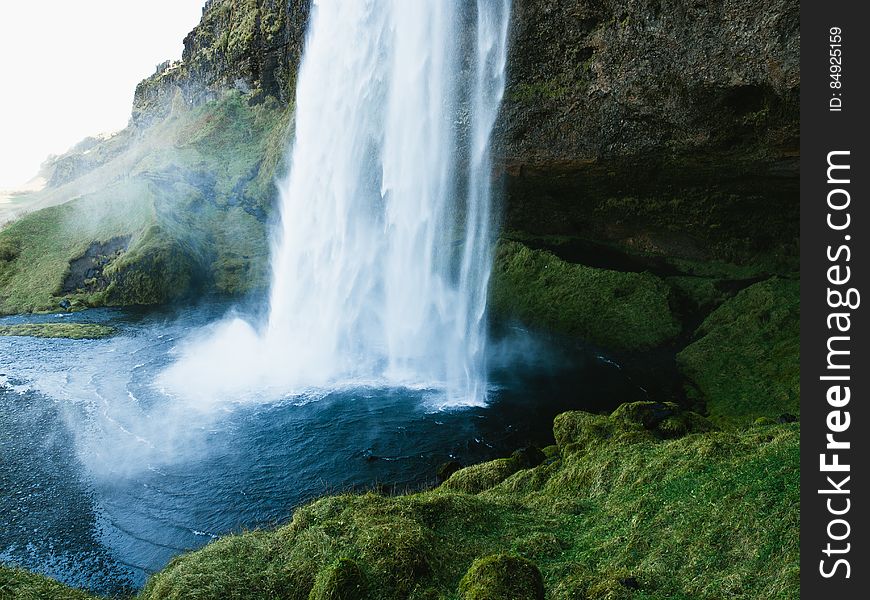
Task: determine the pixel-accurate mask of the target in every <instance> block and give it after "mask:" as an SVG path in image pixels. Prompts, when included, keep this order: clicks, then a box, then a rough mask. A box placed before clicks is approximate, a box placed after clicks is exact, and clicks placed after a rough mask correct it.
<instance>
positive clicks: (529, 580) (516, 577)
mask: <svg viewBox="0 0 870 600" xmlns="http://www.w3.org/2000/svg"><path fill="white" fill-rule="evenodd" d="M459 597H460V598H461V599H462V600H517V599H519V598H522V599H523V600H544V581H543V579H542V577H541V572H540V570H538V567H537V566H536V565H535V563H533V562H531V561H529V560H526V559H524V558H521V557H518V556H511V555H510V554H496V555H493V556H487V557H485V558H481V559H479V560H476V561H474V563H473V564H472V565H471V568H470V569H468V573H466V574H465V576H464V577H463V578H462V581H460V582H459Z"/></svg>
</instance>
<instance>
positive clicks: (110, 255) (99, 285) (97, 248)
mask: <svg viewBox="0 0 870 600" xmlns="http://www.w3.org/2000/svg"><path fill="white" fill-rule="evenodd" d="M129 245H130V236H124V237H117V238H112V239H111V240H108V241H107V242H103V243H101V242H93V243H92V244H91V245H90V246H89V247H88V249H87V250H86V251H85V253H84V254H83V255H82V256H80V257H79V258H76V259H74V260H71V261H70V263H69V272H68V273H67V275H66V278H65V279H64V282H63V285H62V286H61V293H63V294H69V293H73V292H81V291H86V292H99V291H103V290H105V289H106V288H107V287H108V286H109V279H108V278H107V277H106V275H105V274H104V273H103V271H104V269H105V267H106V266H108V265H109V263H111V262H112V261H113V260H115V259H116V258H118V257H119V256H121V254H123V253H124V252H125V251H126V250H127V247H128V246H129ZM63 302H66V303H67V305H66V306H63V304H61V308H64V309H67V308H69V306H70V305H69V301H67V300H64V301H63Z"/></svg>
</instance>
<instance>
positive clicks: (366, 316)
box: [170, 0, 510, 404]
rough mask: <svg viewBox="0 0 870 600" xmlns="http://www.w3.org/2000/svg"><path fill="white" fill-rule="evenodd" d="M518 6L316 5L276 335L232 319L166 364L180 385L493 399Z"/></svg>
mask: <svg viewBox="0 0 870 600" xmlns="http://www.w3.org/2000/svg"><path fill="white" fill-rule="evenodd" d="M509 5H510V2H509V0H478V2H477V5H476V11H475V10H474V7H469V6H463V3H457V2H446V1H442V0H425V1H424V0H419V1H414V2H409V1H407V0H367V1H359V2H340V1H338V0H316V1H315V2H314V5H313V7H312V12H311V20H310V24H309V31H308V38H307V41H306V47H305V53H304V58H303V61H302V65H301V67H300V71H299V77H298V86H297V93H296V97H297V100H296V133H295V140H294V142H293V144H292V154H291V157H290V171H289V175H288V177H287V178H286V180H284V181H283V182H281V184H280V186H279V188H280V208H281V223H282V225H281V229H280V232H279V234H278V235H277V238H276V241H275V244H274V249H273V265H272V267H273V280H272V289H271V297H270V316H269V320H268V325H267V327H266V328H265V330H264V331H262V332H259V333H255V332H254V331H253V329H252V328H251V327H250V326H249V325H248V324H247V323H245V322H243V321H239V320H236V321H233V322H228V323H225V324H224V325H223V326H222V327H221V331H219V332H217V333H216V334H214V335H213V336H212V337H211V339H210V340H208V341H207V342H206V347H205V348H203V347H199V348H197V349H194V350H191V351H189V352H187V353H186V357H185V358H184V359H182V361H180V362H179V363H178V364H177V365H176V366H175V367H173V368H172V369H170V373H171V372H172V371H175V372H176V375H177V376H178V378H179V380H180V381H181V382H184V383H186V384H187V385H185V387H187V386H188V385H189V384H190V377H191V375H190V374H191V373H192V372H202V371H201V369H205V370H207V371H210V372H212V373H213V374H214V375H215V376H216V377H214V378H210V379H209V380H210V381H213V382H217V381H218V380H222V381H221V383H220V384H219V388H220V389H221V390H222V391H223V392H228V391H229V392H234V393H237V392H238V391H240V389H239V388H246V389H247V391H253V390H255V389H260V390H262V389H263V388H275V389H276V390H277V391H281V392H282V393H298V392H299V391H301V390H306V389H310V388H322V387H330V386H335V385H347V384H354V383H356V384H358V383H371V384H374V385H399V386H413V387H423V388H437V389H439V390H443V391H444V392H445V394H446V403H448V404H479V403H481V402H482V401H483V400H484V399H485V395H486V365H485V350H486V323H485V315H486V295H487V286H488V282H489V276H490V265H491V258H492V257H491V250H492V248H491V246H492V239H491V221H492V210H491V190H490V179H491V164H490V155H489V142H490V137H491V133H492V128H493V124H494V122H495V118H496V115H497V113H498V110H499V105H500V103H501V99H502V95H503V90H504V69H505V59H506V44H507V27H508V20H509V10H510V6H509ZM468 23H476V25H475V27H474V29H473V30H472V31H469V28H468ZM240 364H243V365H244V367H243V369H240V368H239V365H240ZM197 366H198V367H199V368H197ZM216 385H217V384H216Z"/></svg>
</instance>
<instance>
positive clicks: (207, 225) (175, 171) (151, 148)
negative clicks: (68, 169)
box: [0, 93, 290, 314]
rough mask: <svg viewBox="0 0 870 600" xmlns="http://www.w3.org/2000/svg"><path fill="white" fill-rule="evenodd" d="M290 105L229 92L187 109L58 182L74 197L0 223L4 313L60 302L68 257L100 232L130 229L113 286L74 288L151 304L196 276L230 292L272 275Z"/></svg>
mask: <svg viewBox="0 0 870 600" xmlns="http://www.w3.org/2000/svg"><path fill="white" fill-rule="evenodd" d="M289 115H290V111H289V110H280V109H279V108H278V107H277V106H275V105H273V104H270V103H268V102H267V103H265V104H262V105H257V106H249V105H248V104H247V103H246V101H245V99H244V97H242V96H241V95H240V94H238V93H229V94H227V95H226V96H225V97H224V98H222V99H221V100H219V101H216V102H212V103H209V104H206V105H204V106H201V107H198V108H196V109H193V110H190V111H188V110H182V109H179V110H178V111H176V113H175V114H173V116H171V117H170V118H169V119H167V120H166V121H165V122H163V123H161V124H159V125H157V126H155V127H153V128H151V129H150V130H148V131H146V132H145V133H144V134H143V136H142V139H139V140H136V141H135V142H131V145H130V147H129V148H127V150H126V151H125V152H124V153H121V154H120V155H119V156H118V157H116V158H115V159H114V160H113V161H110V162H109V163H108V164H106V165H104V166H102V167H100V168H99V169H97V170H96V171H95V172H93V173H91V174H88V175H87V176H85V177H83V178H82V179H81V180H77V181H74V182H72V183H70V184H68V185H67V186H66V187H64V188H61V189H60V190H52V191H51V193H52V194H54V195H59V194H60V195H62V194H67V195H68V196H69V197H71V198H75V199H74V200H72V201H70V202H68V203H65V204H62V205H59V206H54V207H51V208H47V209H43V210H41V211H38V212H35V213H32V214H30V215H27V216H25V217H23V218H21V219H19V220H17V221H15V222H13V223H11V224H9V225H8V226H6V227H5V228H3V229H2V231H0V314H2V313H14V312H31V311H44V310H52V309H56V308H57V305H58V302H59V300H60V298H61V297H62V296H61V287H62V284H63V281H64V278H65V276H66V274H67V272H68V269H69V262H70V261H71V260H73V259H75V258H78V257H80V256H82V255H83V254H84V253H85V251H86V250H87V249H88V247H89V246H90V245H91V244H92V243H93V242H100V243H104V242H106V241H108V240H110V239H112V238H116V237H124V236H129V237H130V238H131V242H130V247H129V249H128V250H127V252H126V253H125V254H123V255H122V256H121V257H120V258H118V259H117V260H114V261H112V262H111V263H110V264H109V265H108V266H107V267H106V269H105V274H106V275H107V277H108V279H109V281H110V282H111V283H110V285H109V289H92V290H90V289H82V291H81V292H80V293H77V294H76V293H73V294H67V295H66V296H67V297H69V298H70V299H72V300H73V301H77V302H78V303H80V304H83V305H101V304H110V305H125V304H153V303H160V302H165V301H168V300H173V299H176V298H178V297H183V296H185V295H187V294H189V293H191V292H192V291H193V290H194V288H196V287H198V286H199V287H203V288H204V289H206V290H211V291H217V292H224V293H243V292H246V291H249V290H251V289H256V288H260V287H262V286H264V285H265V281H266V269H267V262H268V244H267V236H266V227H265V224H264V221H265V220H266V217H267V216H268V207H269V205H270V200H271V196H272V180H273V176H274V174H275V172H276V169H277V167H278V165H279V163H280V161H281V158H282V156H283V152H284V145H285V140H286V136H287V132H288V123H289ZM82 190H84V191H83V192H82Z"/></svg>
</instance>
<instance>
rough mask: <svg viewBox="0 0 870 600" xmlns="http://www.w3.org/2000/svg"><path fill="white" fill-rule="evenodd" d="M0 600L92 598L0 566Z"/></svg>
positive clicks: (87, 599)
mask: <svg viewBox="0 0 870 600" xmlns="http://www.w3.org/2000/svg"><path fill="white" fill-rule="evenodd" d="M0 598H3V599H4V600H93V599H94V596H91V595H89V594H86V593H84V592H82V591H79V590H74V589H71V588H68V587H66V586H64V585H61V584H60V583H58V582H56V581H54V580H52V579H48V578H47V577H43V576H42V575H36V574H34V573H29V572H27V571H24V570H22V569H16V568H11V567H5V566H3V565H0Z"/></svg>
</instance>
